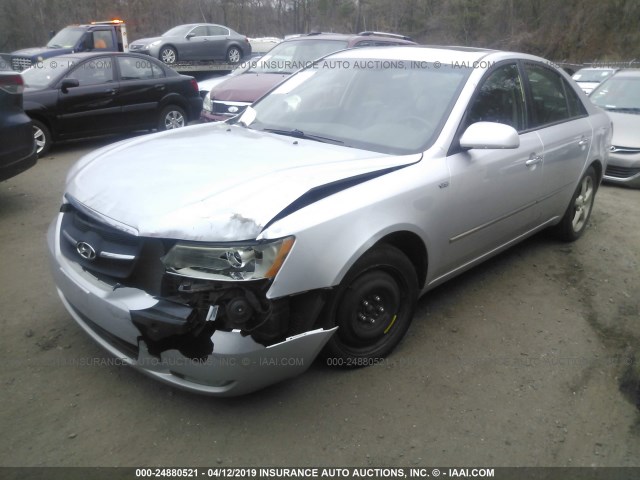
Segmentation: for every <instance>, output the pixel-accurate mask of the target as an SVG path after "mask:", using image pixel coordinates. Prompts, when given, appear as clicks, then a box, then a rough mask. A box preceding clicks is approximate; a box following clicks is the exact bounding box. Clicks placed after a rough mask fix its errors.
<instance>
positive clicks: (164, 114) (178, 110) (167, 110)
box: [158, 105, 187, 131]
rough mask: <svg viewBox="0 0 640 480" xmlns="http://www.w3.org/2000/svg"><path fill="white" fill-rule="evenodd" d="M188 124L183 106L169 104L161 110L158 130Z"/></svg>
mask: <svg viewBox="0 0 640 480" xmlns="http://www.w3.org/2000/svg"><path fill="white" fill-rule="evenodd" d="M186 124H187V115H186V113H185V111H184V110H183V109H182V107H178V106H177V105H168V106H166V107H164V108H163V109H162V111H161V112H160V117H159V119H158V130H160V131H164V130H173V129H175V128H182V127H184V126H185V125H186Z"/></svg>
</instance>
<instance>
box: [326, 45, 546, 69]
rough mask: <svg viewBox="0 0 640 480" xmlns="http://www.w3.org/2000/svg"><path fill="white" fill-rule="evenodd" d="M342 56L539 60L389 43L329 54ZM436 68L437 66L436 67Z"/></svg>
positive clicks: (449, 60) (451, 62) (459, 60)
mask: <svg viewBox="0 0 640 480" xmlns="http://www.w3.org/2000/svg"><path fill="white" fill-rule="evenodd" d="M337 55H339V56H343V57H350V58H362V59H380V60H389V61H393V60H407V61H418V62H419V61H430V62H436V63H439V64H444V65H460V66H463V65H464V66H467V65H469V66H470V65H473V62H479V61H480V60H483V59H485V58H486V57H489V56H491V57H494V58H493V59H492V61H500V60H503V59H511V58H525V59H535V60H541V59H539V58H538V57H534V56H532V55H527V54H520V53H514V52H503V51H500V50H489V49H485V48H472V47H459V46H431V45H390V46H388V47H384V48H378V47H362V48H353V49H349V50H341V51H340V52H337V53H334V54H332V55H331V56H337ZM436 68H437V67H436Z"/></svg>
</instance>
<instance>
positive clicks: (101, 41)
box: [93, 30, 114, 50]
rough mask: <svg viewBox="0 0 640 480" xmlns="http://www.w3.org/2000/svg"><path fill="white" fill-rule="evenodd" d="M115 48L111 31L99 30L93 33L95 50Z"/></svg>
mask: <svg viewBox="0 0 640 480" xmlns="http://www.w3.org/2000/svg"><path fill="white" fill-rule="evenodd" d="M113 47H114V45H113V36H112V35H111V32H110V31H107V30H98V31H95V32H93V48H97V49H103V50H104V49H111V50H113V49H114V48H113Z"/></svg>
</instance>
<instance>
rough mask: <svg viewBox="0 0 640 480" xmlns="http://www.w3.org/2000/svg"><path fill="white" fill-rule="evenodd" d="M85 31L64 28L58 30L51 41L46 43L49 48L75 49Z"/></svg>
mask: <svg viewBox="0 0 640 480" xmlns="http://www.w3.org/2000/svg"><path fill="white" fill-rule="evenodd" d="M84 32H85V30H83V29H82V28H77V27H66V28H63V29H62V30H60V31H59V32H58V33H57V34H56V35H55V36H54V37H53V38H52V39H51V40H49V43H47V47H49V48H73V47H75V46H76V45H77V44H78V42H79V41H80V38H82V35H83V34H84Z"/></svg>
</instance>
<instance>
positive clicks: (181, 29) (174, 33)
mask: <svg viewBox="0 0 640 480" xmlns="http://www.w3.org/2000/svg"><path fill="white" fill-rule="evenodd" d="M192 28H193V26H191V25H178V26H177V27H173V28H172V29H171V30H167V31H166V32H164V33H163V34H162V36H163V37H179V36H184V35H186V34H187V33H189V31H190V30H191V29H192Z"/></svg>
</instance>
